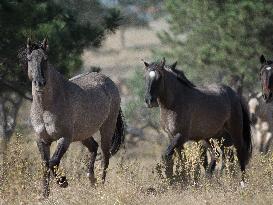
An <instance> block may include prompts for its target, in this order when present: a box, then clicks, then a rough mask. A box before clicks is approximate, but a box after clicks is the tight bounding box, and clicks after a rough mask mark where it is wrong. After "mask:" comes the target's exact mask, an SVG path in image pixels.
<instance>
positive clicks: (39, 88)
mask: <svg viewBox="0 0 273 205" xmlns="http://www.w3.org/2000/svg"><path fill="white" fill-rule="evenodd" d="M33 84H34V88H35V90H36V91H37V92H38V93H42V92H43V90H44V87H45V85H46V82H45V80H39V81H36V80H34V81H33Z"/></svg>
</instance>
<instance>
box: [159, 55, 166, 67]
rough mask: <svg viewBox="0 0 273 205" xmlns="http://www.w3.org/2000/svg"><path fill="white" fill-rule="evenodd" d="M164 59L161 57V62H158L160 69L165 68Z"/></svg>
mask: <svg viewBox="0 0 273 205" xmlns="http://www.w3.org/2000/svg"><path fill="white" fill-rule="evenodd" d="M165 63H166V59H165V57H163V59H162V61H161V62H160V65H161V68H164V67H165Z"/></svg>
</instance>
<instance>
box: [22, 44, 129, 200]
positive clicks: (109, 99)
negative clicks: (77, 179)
mask: <svg viewBox="0 0 273 205" xmlns="http://www.w3.org/2000/svg"><path fill="white" fill-rule="evenodd" d="M47 47H48V45H47V40H44V41H43V43H42V44H41V45H38V44H31V42H30V40H29V39H28V42H27V60H28V76H29V79H30V80H31V81H32V96H33V102H32V105H31V121H32V125H33V128H34V130H35V133H36V135H37V144H38V148H39V151H40V153H41V156H42V160H43V162H44V165H45V168H46V169H45V170H44V177H43V188H44V196H45V197H46V196H48V195H49V179H50V170H51V172H52V173H53V175H54V176H55V177H56V179H57V183H58V184H59V185H60V186H61V187H66V186H67V185H68V182H67V180H66V177H65V176H58V173H57V169H58V166H59V163H60V160H61V158H62V157H63V155H64V154H65V152H66V151H67V149H68V147H69V145H70V143H71V142H74V141H81V142H82V144H83V145H84V146H86V147H87V148H88V150H89V151H90V153H91V157H90V165H89V173H88V174H89V179H90V181H91V183H92V184H94V183H95V176H94V162H95V160H96V155H97V150H98V143H97V142H96V141H95V140H94V138H93V137H92V135H93V134H94V133H96V132H97V131H100V134H101V150H102V168H103V172H102V180H103V182H104V181H105V177H106V170H107V167H108V164H109V158H110V156H111V155H114V154H115V153H116V152H117V151H118V150H119V147H120V145H121V144H122V143H123V142H124V122H123V117H122V112H121V109H120V95H119V91H118V88H117V87H116V85H115V84H114V82H113V81H112V80H111V79H109V78H108V77H106V76H104V75H102V74H100V73H97V72H91V73H86V74H82V75H79V76H76V77H74V78H72V79H70V80H67V79H65V78H64V77H63V76H62V75H61V74H60V73H58V72H57V71H56V70H55V69H54V67H53V66H52V65H51V64H50V63H49V62H48V57H47ZM57 140H58V145H57V148H56V151H55V153H54V154H53V156H52V157H51V158H50V145H51V143H52V142H53V141H57Z"/></svg>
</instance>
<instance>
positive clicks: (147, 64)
mask: <svg viewBox="0 0 273 205" xmlns="http://www.w3.org/2000/svg"><path fill="white" fill-rule="evenodd" d="M141 60H142V61H143V63H144V65H145V67H146V68H148V67H149V66H150V64H149V63H147V62H146V61H144V60H143V59H141Z"/></svg>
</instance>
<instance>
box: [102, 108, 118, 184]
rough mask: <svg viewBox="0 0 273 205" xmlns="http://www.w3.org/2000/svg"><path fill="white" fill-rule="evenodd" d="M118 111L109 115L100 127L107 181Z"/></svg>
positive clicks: (104, 175)
mask: <svg viewBox="0 0 273 205" xmlns="http://www.w3.org/2000/svg"><path fill="white" fill-rule="evenodd" d="M117 116H118V112H117V113H114V114H112V115H111V116H109V117H108V118H107V119H106V121H105V122H104V123H103V125H102V126H101V128H100V134H101V151H102V161H101V167H102V169H103V170H102V177H101V179H102V182H103V183H104V182H105V178H106V173H107V168H108V166H109V159H110V156H111V153H110V150H111V145H112V137H113V135H114V132H115V128H116V122H117Z"/></svg>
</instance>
